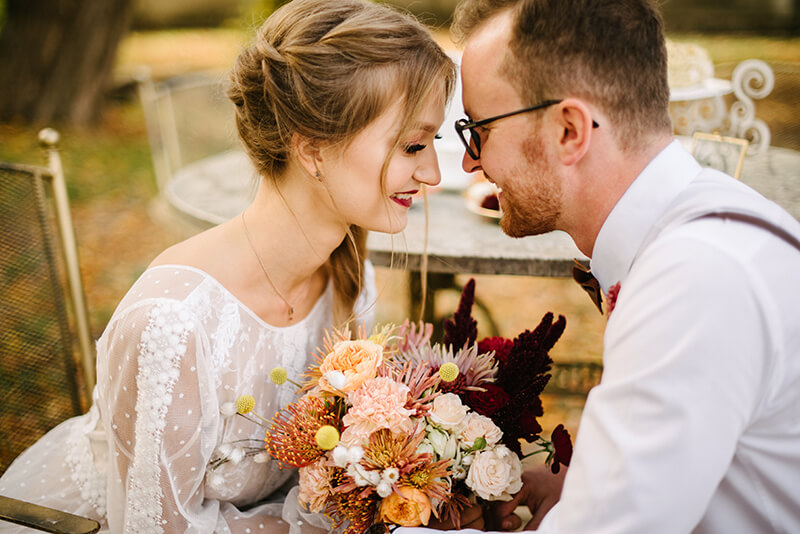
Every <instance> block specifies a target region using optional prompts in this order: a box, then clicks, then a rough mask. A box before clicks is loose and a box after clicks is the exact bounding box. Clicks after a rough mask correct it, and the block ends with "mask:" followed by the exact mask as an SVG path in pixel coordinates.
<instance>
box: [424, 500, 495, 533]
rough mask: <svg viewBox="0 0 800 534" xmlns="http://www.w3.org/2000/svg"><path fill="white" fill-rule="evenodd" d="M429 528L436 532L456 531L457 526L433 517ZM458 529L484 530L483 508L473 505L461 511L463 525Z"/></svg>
mask: <svg viewBox="0 0 800 534" xmlns="http://www.w3.org/2000/svg"><path fill="white" fill-rule="evenodd" d="M428 528H432V529H436V530H455V529H456V526H455V525H454V524H453V523H452V522H451V521H449V520H439V519H436V518H435V517H431V521H430V522H429V523H428ZM458 528H459V529H462V528H474V529H476V530H483V529H484V523H483V508H482V507H481V505H480V504H472V505H470V506H469V507H468V508H464V509H463V510H462V511H461V525H460V526H459V527H458Z"/></svg>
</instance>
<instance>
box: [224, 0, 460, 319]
mask: <svg viewBox="0 0 800 534" xmlns="http://www.w3.org/2000/svg"><path fill="white" fill-rule="evenodd" d="M455 76H456V74H455V68H454V65H453V62H452V61H451V60H450V58H448V57H447V55H446V54H445V53H444V52H443V51H442V50H441V48H440V47H439V46H438V45H437V44H436V43H435V41H434V40H433V38H432V36H431V34H430V32H429V31H428V30H427V29H426V28H425V27H424V26H423V25H422V24H420V23H419V22H417V21H416V20H414V19H413V18H411V17H410V16H408V15H405V14H402V13H399V12H397V11H395V10H393V9H392V8H389V7H387V6H384V5H380V4H373V3H371V2H369V1H363V0H335V1H331V0H294V1H292V2H290V3H288V4H286V5H284V6H282V7H281V8H279V9H278V10H276V11H275V12H274V13H273V14H272V15H271V16H270V17H269V18H268V19H267V20H266V22H265V23H264V24H263V25H262V26H261V27H260V28H259V29H258V32H257V34H256V38H255V41H254V42H253V43H252V44H251V45H250V46H249V47H247V48H246V49H244V50H243V51H242V52H241V53H240V54H239V57H238V58H237V60H236V64H235V66H234V69H233V72H232V73H231V80H232V82H233V83H232V85H231V87H230V89H229V91H228V97H229V98H230V99H231V100H232V101H233V103H234V104H235V106H236V125H237V128H238V131H239V136H240V138H241V140H242V142H243V143H244V146H245V149H246V151H247V153H248V155H249V156H250V159H251V160H252V162H253V164H254V165H255V168H256V169H257V170H258V172H259V174H260V175H261V176H262V177H264V178H267V179H272V180H276V181H277V182H280V180H281V178H282V177H283V175H284V172H285V170H286V168H287V165H288V163H289V162H290V160H291V159H292V158H293V157H294V156H293V151H292V136H293V135H294V134H299V135H300V136H302V137H303V138H305V139H307V140H309V141H311V142H312V143H314V144H317V145H318V146H321V145H329V144H334V143H341V145H342V148H343V149H344V148H345V147H346V146H347V144H348V143H349V141H351V140H352V139H353V138H354V137H355V136H356V135H357V134H358V133H359V132H360V131H361V130H362V129H363V128H364V127H366V126H367V125H368V124H370V123H371V122H372V121H373V120H375V119H377V118H378V117H379V116H380V115H381V114H382V113H383V112H384V111H386V110H387V109H388V108H389V107H390V106H391V105H392V104H393V103H395V102H398V101H402V102H404V105H405V112H404V113H403V114H402V115H401V117H402V119H401V120H402V122H401V124H398V128H399V130H398V132H399V135H398V137H397V140H396V141H395V144H394V146H393V147H392V150H390V152H389V154H388V156H387V159H386V161H385V162H384V165H383V170H382V173H381V177H380V180H381V187H382V188H383V187H384V185H383V184H384V181H385V175H386V170H387V168H388V163H389V159H390V158H391V156H392V154H394V152H395V151H396V150H397V149H398V148H399V147H400V143H401V139H402V136H403V135H404V134H405V133H406V132H407V131H408V130H409V129H410V128H411V126H412V125H413V124H414V122H415V119H416V118H417V116H418V114H419V112H420V110H421V108H422V105H423V104H424V102H425V99H426V98H427V97H428V96H429V95H431V94H435V93H434V92H435V91H440V92H441V93H442V95H443V97H444V99H445V100H446V99H447V98H449V97H450V95H451V94H452V91H453V88H454V86H455ZM349 234H350V235H349V239H345V240H344V241H343V242H342V244H341V245H339V247H338V248H337V249H336V250H335V251H334V252H333V254H332V255H331V258H330V273H331V276H332V277H333V282H334V290H335V299H334V318H335V320H336V322H337V324H341V323H345V322H347V321H348V320H349V318H350V317H352V310H353V305H354V303H355V300H356V298H357V297H358V295H359V293H360V292H361V286H362V279H361V266H362V261H363V258H364V257H366V237H367V232H366V231H365V230H363V229H362V228H359V227H356V226H351V227H350V230H349Z"/></svg>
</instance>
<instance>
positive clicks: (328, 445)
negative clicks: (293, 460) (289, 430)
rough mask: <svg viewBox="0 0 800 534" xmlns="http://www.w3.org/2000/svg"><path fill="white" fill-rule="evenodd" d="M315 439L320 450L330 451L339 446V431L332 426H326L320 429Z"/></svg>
mask: <svg viewBox="0 0 800 534" xmlns="http://www.w3.org/2000/svg"><path fill="white" fill-rule="evenodd" d="M314 439H316V441H317V445H318V446H319V448H320V449H322V450H323V451H329V450H331V449H333V448H334V447H336V446H337V445H338V444H339V431H338V430H336V429H335V428H334V427H332V426H331V425H324V426H321V427H319V430H317V434H316V435H315V436H314Z"/></svg>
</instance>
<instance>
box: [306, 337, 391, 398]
mask: <svg viewBox="0 0 800 534" xmlns="http://www.w3.org/2000/svg"><path fill="white" fill-rule="evenodd" d="M382 362H383V347H382V346H381V345H378V344H377V343H374V342H372V341H367V340H363V339H360V340H355V341H340V342H338V343H337V344H336V345H334V346H333V350H332V351H331V352H329V353H328V355H327V356H325V359H324V360H322V365H320V366H319V370H320V372H321V373H322V378H320V379H319V387H320V388H322V389H323V390H325V391H328V392H330V393H339V392H341V391H343V392H345V393H348V392H350V391H355V390H356V389H358V388H359V387H361V384H363V383H364V382H365V381H367V380H369V379H371V378H375V375H376V373H377V371H378V366H380V364H381V363H382ZM336 371H338V373H341V374H342V375H344V382H342V381H341V376H340V375H339V374H338V373H336ZM328 373H331V374H330V375H328V376H336V377H337V380H336V381H337V382H338V383H337V384H336V385H337V386H339V385H343V387H341V388H338V387H334V386H333V385H331V384H330V383H329V382H328V380H327V379H326V378H325V376H326V374H328Z"/></svg>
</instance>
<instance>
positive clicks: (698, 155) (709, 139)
mask: <svg viewBox="0 0 800 534" xmlns="http://www.w3.org/2000/svg"><path fill="white" fill-rule="evenodd" d="M748 145H749V142H748V141H747V139H739V138H738V137H723V136H721V135H716V134H707V133H702V132H695V134H694V135H693V136H692V155H693V156H694V158H695V159H696V160H697V161H698V163H700V165H702V166H704V167H711V168H714V169H717V170H719V171H722V172H724V173H725V174H729V175H731V176H733V177H734V178H736V179H737V180H738V179H739V175H740V174H741V172H742V164H743V163H744V157H745V154H746V153H747V146H748Z"/></svg>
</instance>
